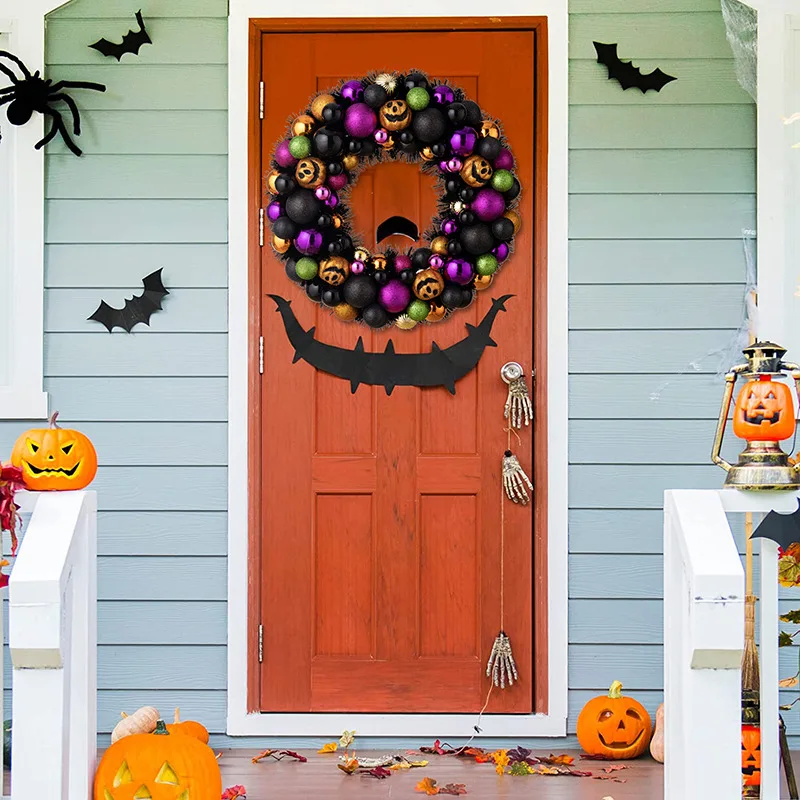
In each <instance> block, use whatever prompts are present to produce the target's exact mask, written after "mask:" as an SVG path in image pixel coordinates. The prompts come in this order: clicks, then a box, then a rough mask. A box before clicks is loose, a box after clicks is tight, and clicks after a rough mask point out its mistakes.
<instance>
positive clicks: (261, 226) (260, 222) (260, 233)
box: [258, 208, 264, 247]
mask: <svg viewBox="0 0 800 800" xmlns="http://www.w3.org/2000/svg"><path fill="white" fill-rule="evenodd" d="M258 246H259V247H263V246H264V209H263V208H259V209H258Z"/></svg>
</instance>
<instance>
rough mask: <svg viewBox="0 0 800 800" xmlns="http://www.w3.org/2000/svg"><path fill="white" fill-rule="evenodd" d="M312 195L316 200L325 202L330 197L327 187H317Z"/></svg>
mask: <svg viewBox="0 0 800 800" xmlns="http://www.w3.org/2000/svg"><path fill="white" fill-rule="evenodd" d="M314 194H315V195H316V196H317V200H322V201H323V202H325V200H327V199H328V198H329V197H330V196H331V190H330V189H329V188H328V187H327V186H317V188H316V189H315V190H314Z"/></svg>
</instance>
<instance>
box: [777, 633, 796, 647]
mask: <svg viewBox="0 0 800 800" xmlns="http://www.w3.org/2000/svg"><path fill="white" fill-rule="evenodd" d="M793 644H794V640H793V639H792V637H791V636H790V635H789V634H788V633H786V631H781V632H780V633H779V634H778V647H791V646H792V645H793Z"/></svg>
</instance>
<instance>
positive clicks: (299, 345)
mask: <svg viewBox="0 0 800 800" xmlns="http://www.w3.org/2000/svg"><path fill="white" fill-rule="evenodd" d="M269 296H270V297H271V298H272V299H273V300H274V301H275V305H276V306H277V309H276V311H278V312H279V313H280V315H281V318H282V320H283V326H284V328H285V329H286V335H287V337H288V339H289V342H290V344H291V345H292V347H293V348H294V361H293V362H292V363H294V362H297V361H300V360H301V359H302V360H303V361H305V362H306V363H308V364H310V365H311V366H312V367H315V368H316V369H319V370H322V371H323V372H327V373H329V374H331V375H335V376H336V377H337V378H343V379H344V380H347V381H350V391H351V392H352V393H353V394H355V391H356V389H358V387H359V385H360V384H362V383H364V384H368V385H371V386H383V387H384V389H385V390H386V394H391V393H392V391H393V390H394V387H395V386H444V387H445V388H446V389H447V390H448V391H449V392H450V394H455V393H456V381H457V380H460V379H461V378H463V377H464V376H465V375H466V374H467V373H468V372H470V371H472V370H473V369H475V367H476V366H477V365H478V361H480V358H481V356H482V355H483V351H484V350H485V349H486V348H487V347H497V345H496V344H495V342H493V341H492V338H491V336H490V334H491V332H492V325H493V324H494V320H495V317H496V316H497V315H498V313H499V312H500V311H505V310H506V306H505V304H506V301H507V300H510V299H511V298H512V297H513V296H514V295H511V294H506V295H503V296H502V297H498V298H496V299H495V300H492V307H491V308H490V309H489V310H488V311H487V312H486V315H485V316H484V318H483V319H482V320H481V321H480V323H478V325H477V326H476V325H470V324H469V323H467V326H466V327H467V335H466V336H465V337H464V338H463V339H461V341H458V342H456V343H455V344H453V345H450V347H447V348H445V349H444V350H442V349H441V348H440V347H439V346H438V345H437V344H436V342H433V343H432V344H431V350H430V352H429V353H395V351H394V343H393V342H392V340H391V339H389V341H388V342H387V343H386V349H385V350H384V351H383V352H382V353H370V352H368V351H366V350H364V342H363V341H362V339H361V337H360V336H359V338H358V342H357V343H356V346H355V347H354V348H353V349H352V350H345V349H344V348H342V347H335V346H334V345H331V344H326V343H325V342H320V341H317V340H316V339H315V338H314V328H309V329H308V330H304V329H303V326H302V325H301V324H300V323H299V321H298V320H297V317H296V316H295V315H294V312H293V311H292V304H291V301H289V300H286V299H284V298H283V297H279V296H278V295H276V294H271V295H269Z"/></svg>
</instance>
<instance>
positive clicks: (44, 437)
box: [11, 411, 97, 492]
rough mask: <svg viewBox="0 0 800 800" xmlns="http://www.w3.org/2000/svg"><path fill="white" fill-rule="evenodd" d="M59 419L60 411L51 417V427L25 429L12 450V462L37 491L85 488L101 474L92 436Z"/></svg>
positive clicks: (26, 481)
mask: <svg viewBox="0 0 800 800" xmlns="http://www.w3.org/2000/svg"><path fill="white" fill-rule="evenodd" d="M57 419H58V411H56V412H55V413H54V414H53V415H52V416H51V417H50V427H48V428H33V429H31V430H29V431H25V433H23V434H22V436H20V437H19V439H17V441H16V442H15V443H14V449H13V450H12V451H11V463H12V464H13V465H14V466H15V467H19V468H20V469H21V470H22V476H23V478H24V480H25V485H26V486H27V487H28V488H29V489H31V490H33V491H34V492H47V491H69V490H74V489H85V488H86V487H87V486H88V485H89V484H90V483H91V482H92V481H93V480H94V476H95V475H96V474H97V453H96V452H95V449H94V445H92V443H91V441H90V440H89V437H88V436H86V435H85V434H83V433H81V432H80V431H75V430H72V429H70V428H60V427H59V426H58V425H57V424H56V420H57Z"/></svg>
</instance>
